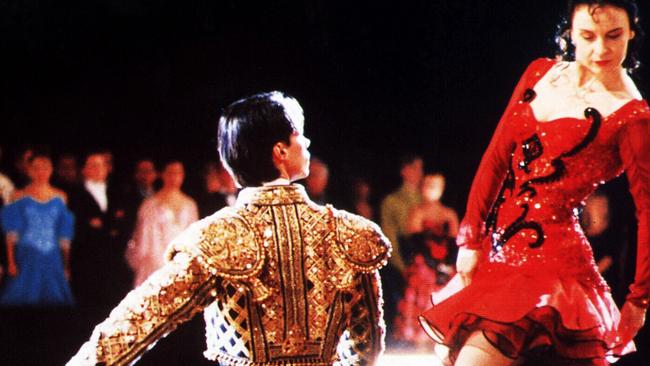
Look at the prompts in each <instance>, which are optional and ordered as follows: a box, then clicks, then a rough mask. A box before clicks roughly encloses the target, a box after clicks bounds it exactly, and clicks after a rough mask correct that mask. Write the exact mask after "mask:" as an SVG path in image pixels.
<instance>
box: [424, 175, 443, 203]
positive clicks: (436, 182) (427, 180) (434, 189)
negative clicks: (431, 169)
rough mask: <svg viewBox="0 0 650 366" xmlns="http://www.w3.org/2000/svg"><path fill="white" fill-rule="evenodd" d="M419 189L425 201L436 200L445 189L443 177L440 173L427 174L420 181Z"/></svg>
mask: <svg viewBox="0 0 650 366" xmlns="http://www.w3.org/2000/svg"><path fill="white" fill-rule="evenodd" d="M421 189H422V198H423V199H424V200H425V201H427V202H433V201H438V200H439V199H440V197H442V192H443V191H444V190H445V179H444V178H443V177H442V176H440V175H427V176H426V177H424V180H423V181H422V188H421Z"/></svg>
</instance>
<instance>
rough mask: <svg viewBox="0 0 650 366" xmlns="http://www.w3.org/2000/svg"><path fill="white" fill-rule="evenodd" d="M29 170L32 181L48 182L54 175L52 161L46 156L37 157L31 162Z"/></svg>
mask: <svg viewBox="0 0 650 366" xmlns="http://www.w3.org/2000/svg"><path fill="white" fill-rule="evenodd" d="M27 171H28V173H29V177H30V178H31V180H32V182H34V183H46V182H48V181H49V180H50V177H51V176H52V161H50V159H48V158H46V157H42V156H39V157H36V158H34V159H33V160H32V161H31V162H30V163H29V166H28V170H27Z"/></svg>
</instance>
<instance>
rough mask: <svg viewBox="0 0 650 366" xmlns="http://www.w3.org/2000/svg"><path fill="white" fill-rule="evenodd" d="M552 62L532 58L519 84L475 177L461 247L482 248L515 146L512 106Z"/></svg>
mask: <svg viewBox="0 0 650 366" xmlns="http://www.w3.org/2000/svg"><path fill="white" fill-rule="evenodd" d="M553 62H554V61H552V60H550V59H544V58H540V59H537V60H535V61H533V62H532V63H530V65H528V68H527V69H526V71H525V72H524V74H523V76H522V77H521V79H520V80H519V83H517V86H516V87H515V90H514V92H513V93H512V97H510V101H509V102H508V106H507V107H506V110H505V112H504V113H503V115H502V116H501V119H500V120H499V124H498V125H497V128H496V130H495V131H494V134H493V135H492V140H491V141H490V144H489V145H488V147H487V150H486V151H485V153H484V154H483V158H482V159H481V164H480V165H479V167H478V170H477V172H476V175H475V176H474V181H473V182H472V188H471V189H470V192H469V198H468V200H467V208H466V210H465V217H464V218H463V220H462V222H461V224H460V227H459V230H458V236H457V237H456V243H457V244H458V246H461V247H465V248H468V249H480V248H481V242H482V241H483V238H484V237H485V235H486V233H485V220H486V218H487V216H488V213H489V211H490V208H491V207H492V204H493V203H494V201H495V199H496V195H497V193H498V192H499V189H500V188H501V185H502V183H503V181H504V179H505V177H506V174H507V172H508V168H509V164H510V155H511V154H512V152H513V150H514V148H515V142H514V140H513V139H512V128H513V126H512V125H510V124H509V123H508V121H509V117H510V114H511V113H512V108H513V107H514V106H515V105H516V104H517V103H519V101H521V100H522V98H523V95H524V92H525V91H526V89H527V88H529V87H531V86H532V84H534V82H535V81H536V80H539V78H541V76H540V75H541V73H542V72H545V71H546V70H547V69H548V68H549V67H550V65H551V64H552V63H553Z"/></svg>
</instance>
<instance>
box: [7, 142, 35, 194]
mask: <svg viewBox="0 0 650 366" xmlns="http://www.w3.org/2000/svg"><path fill="white" fill-rule="evenodd" d="M33 153H34V148H33V147H32V146H31V145H23V146H22V147H20V148H19V149H18V153H17V154H16V156H15V157H14V160H13V171H11V172H10V178H11V181H12V182H13V184H14V186H15V187H16V188H17V189H22V188H25V186H27V184H29V181H30V178H29V173H28V166H29V160H30V159H31V157H32V154H33Z"/></svg>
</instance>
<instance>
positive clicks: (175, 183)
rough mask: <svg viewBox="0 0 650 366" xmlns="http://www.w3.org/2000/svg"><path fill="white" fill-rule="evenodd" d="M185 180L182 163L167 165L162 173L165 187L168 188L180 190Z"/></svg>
mask: <svg viewBox="0 0 650 366" xmlns="http://www.w3.org/2000/svg"><path fill="white" fill-rule="evenodd" d="M183 180H185V169H184V167H183V164H182V163H179V162H173V163H171V164H167V166H165V169H164V170H163V172H162V181H163V186H165V187H167V188H176V189H180V188H181V186H182V185H183Z"/></svg>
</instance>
